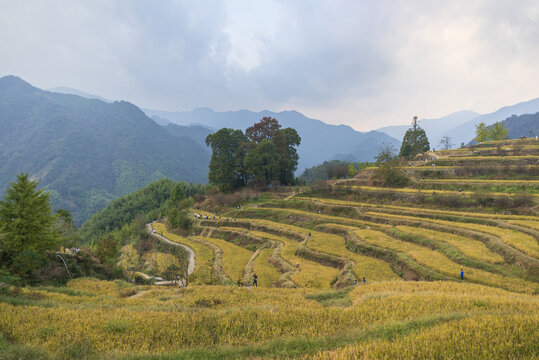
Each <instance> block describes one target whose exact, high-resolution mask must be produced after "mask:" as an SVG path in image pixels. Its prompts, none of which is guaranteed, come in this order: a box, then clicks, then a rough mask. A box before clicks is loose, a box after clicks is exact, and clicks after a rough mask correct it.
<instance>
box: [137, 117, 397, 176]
mask: <svg viewBox="0 0 539 360" xmlns="http://www.w3.org/2000/svg"><path fill="white" fill-rule="evenodd" d="M144 111H145V112H146V114H148V116H152V117H153V116H158V117H159V118H162V119H167V120H168V121H170V122H172V123H174V124H178V125H194V124H197V125H203V126H205V127H211V128H214V129H220V128H223V127H228V128H234V129H241V130H245V129H246V128H247V127H249V126H251V125H252V124H254V123H255V122H258V121H259V120H260V119H262V118H263V117H264V116H271V117H274V118H276V119H277V120H278V121H279V123H280V124H281V125H282V126H283V127H292V128H294V129H296V131H297V132H298V134H299V136H300V137H301V145H300V146H299V148H298V154H299V165H298V171H299V172H301V171H303V169H305V168H308V167H311V166H314V165H318V164H321V163H323V162H324V161H326V160H335V159H337V160H341V159H342V160H344V159H346V160H348V161H372V160H373V159H374V157H375V156H376V154H378V150H379V148H380V147H381V145H382V144H383V143H387V144H391V145H393V146H394V147H395V148H396V149H397V150H398V148H399V147H400V142H399V141H398V140H396V139H394V138H392V137H390V136H389V135H387V134H384V133H381V132H378V131H370V132H367V133H362V132H359V131H355V130H354V129H352V128H351V127H350V126H347V125H330V124H326V123H324V122H322V121H320V120H316V119H311V118H308V117H306V116H305V115H303V114H301V113H299V112H297V111H282V112H278V113H276V112H272V111H268V110H264V111H261V112H253V111H248V110H239V111H226V112H216V111H213V110H212V109H210V108H198V109H195V110H193V111H178V112H167V111H160V110H151V109H144Z"/></svg>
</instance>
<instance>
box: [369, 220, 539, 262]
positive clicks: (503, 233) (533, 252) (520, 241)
mask: <svg viewBox="0 0 539 360" xmlns="http://www.w3.org/2000/svg"><path fill="white" fill-rule="evenodd" d="M365 214H366V215H373V216H379V217H383V218H390V219H402V220H414V221H423V222H430V223H433V224H440V225H445V226H452V227H455V228H461V229H466V230H472V231H478V232H482V233H485V234H490V235H494V236H497V237H499V238H500V239H501V240H502V241H503V242H505V243H506V244H508V245H511V246H513V247H514V248H516V249H518V250H520V251H522V252H523V253H525V254H527V255H530V256H533V257H536V258H538V259H539V244H538V243H537V239H535V238H534V237H533V236H531V235H528V234H524V233H522V232H520V231H517V230H512V229H502V228H499V227H495V226H487V225H480V224H470V223H461V222H454V221H447V220H437V219H428V218H427V219H426V218H419V217H415V216H405V215H395V214H387V213H379V212H374V211H368V212H366V213H365Z"/></svg>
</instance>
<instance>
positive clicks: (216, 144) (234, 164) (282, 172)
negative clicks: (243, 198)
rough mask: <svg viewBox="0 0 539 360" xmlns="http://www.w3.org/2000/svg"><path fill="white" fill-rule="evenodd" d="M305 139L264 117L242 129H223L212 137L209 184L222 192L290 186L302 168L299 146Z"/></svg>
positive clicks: (209, 141)
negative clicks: (244, 188) (241, 188)
mask: <svg viewBox="0 0 539 360" xmlns="http://www.w3.org/2000/svg"><path fill="white" fill-rule="evenodd" d="M300 142H301V138H300V137H299V135H298V133H297V132H296V130H294V129H292V128H285V129H282V128H281V125H280V124H279V122H278V121H277V120H276V119H274V118H271V117H264V118H262V120H260V121H259V122H258V123H256V124H254V125H253V126H251V127H249V128H247V129H246V130H245V133H243V131H241V130H234V129H228V128H223V129H221V130H219V131H217V132H216V133H214V134H210V135H208V137H207V138H206V144H207V145H208V146H210V147H211V148H212V157H211V160H210V173H209V175H208V179H209V182H210V183H212V184H214V185H216V186H218V187H219V188H220V189H221V190H222V191H229V190H233V189H236V188H239V187H241V186H244V185H249V184H252V185H264V186H266V185H269V184H272V183H274V182H277V183H279V184H282V185H290V184H292V183H293V182H294V171H295V170H296V168H297V166H298V159H299V156H298V154H297V150H296V148H297V146H298V145H299V144H300Z"/></svg>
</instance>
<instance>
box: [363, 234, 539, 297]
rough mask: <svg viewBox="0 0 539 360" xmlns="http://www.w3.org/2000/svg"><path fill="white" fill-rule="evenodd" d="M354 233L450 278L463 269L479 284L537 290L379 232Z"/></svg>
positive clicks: (523, 290)
mask: <svg viewBox="0 0 539 360" xmlns="http://www.w3.org/2000/svg"><path fill="white" fill-rule="evenodd" d="M354 233H355V234H356V235H358V236H359V238H360V239H361V240H362V241H365V242H366V243H369V244H371V245H374V246H378V247H382V248H386V249H390V250H394V251H397V252H401V253H404V254H407V255H409V256H410V257H411V258H412V259H413V260H415V261H416V262H417V263H419V264H421V265H424V266H426V267H428V268H430V269H433V270H436V271H438V272H440V273H441V274H443V275H445V276H448V277H450V278H454V279H458V278H459V274H460V269H463V270H464V273H465V274H466V279H468V280H470V281H473V282H477V283H480V284H486V285H491V286H497V287H501V288H506V289H509V290H513V291H521V292H528V293H533V292H534V291H536V290H537V289H538V284H536V283H531V282H528V281H525V280H522V279H518V278H507V277H505V276H502V275H498V274H493V273H490V272H487V271H483V270H479V269H475V268H471V267H468V266H464V265H461V264H457V263H455V262H454V261H451V260H450V259H448V258H447V257H446V256H444V255H443V254H441V253H439V252H437V251H433V250H431V249H429V248H426V247H424V246H419V245H416V244H412V243H409V242H405V241H401V240H398V239H395V238H393V237H390V236H388V235H386V234H385V233H382V232H380V231H376V230H356V231H354Z"/></svg>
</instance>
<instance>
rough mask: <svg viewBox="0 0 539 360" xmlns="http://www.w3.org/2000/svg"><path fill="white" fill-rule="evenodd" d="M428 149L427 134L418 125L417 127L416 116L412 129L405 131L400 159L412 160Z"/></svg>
mask: <svg viewBox="0 0 539 360" xmlns="http://www.w3.org/2000/svg"><path fill="white" fill-rule="evenodd" d="M429 149H430V144H429V140H428V139H427V134H425V130H423V129H422V128H421V127H420V126H419V125H417V116H414V119H413V121H412V127H411V128H410V129H408V130H407V131H406V134H404V138H403V139H402V146H401V150H400V153H399V156H400V157H405V158H413V157H415V156H416V155H417V154H420V153H422V152H425V151H428V150H429Z"/></svg>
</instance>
